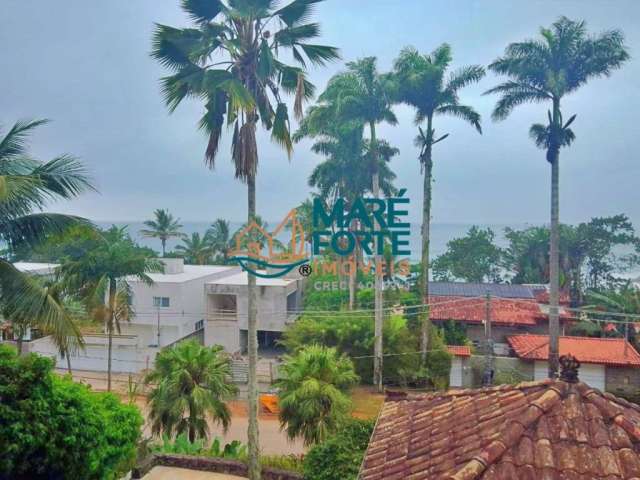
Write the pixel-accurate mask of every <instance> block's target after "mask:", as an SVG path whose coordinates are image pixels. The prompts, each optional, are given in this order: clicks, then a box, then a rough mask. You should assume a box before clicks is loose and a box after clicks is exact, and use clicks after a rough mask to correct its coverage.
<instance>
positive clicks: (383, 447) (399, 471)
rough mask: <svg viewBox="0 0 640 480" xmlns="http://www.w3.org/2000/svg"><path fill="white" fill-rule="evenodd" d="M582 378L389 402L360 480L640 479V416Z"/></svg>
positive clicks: (569, 363) (570, 375) (568, 362)
mask: <svg viewBox="0 0 640 480" xmlns="http://www.w3.org/2000/svg"><path fill="white" fill-rule="evenodd" d="M561 363H562V364H563V366H564V367H565V369H566V368H574V369H575V368H576V366H577V365H579V362H575V361H574V359H566V358H563V359H562V362H561ZM577 377H579V374H578V373H577V372H575V371H574V372H568V371H566V370H563V373H562V375H561V378H560V379H558V380H549V379H548V380H542V381H538V382H527V383H521V384H519V385H502V386H499V387H492V388H484V389H476V390H459V391H449V392H446V393H443V392H437V393H428V394H416V395H398V394H396V395H394V396H393V398H387V400H386V401H385V403H384V406H383V408H382V410H381V413H380V416H379V418H378V421H377V423H376V427H375V430H374V432H373V435H372V438H371V441H370V443H369V446H368V448H367V452H366V454H365V457H364V460H363V463H362V466H361V469H360V475H359V479H360V480H383V479H384V480H399V479H402V480H405V479H406V480H427V479H428V480H476V479H478V480H479V479H483V480H516V479H518V480H541V479H548V480H605V479H606V480H615V479H618V480H622V479H627V480H632V479H638V478H640V453H639V452H640V407H639V406H638V405H635V404H632V403H630V402H627V401H626V400H623V399H620V398H616V397H614V396H613V395H610V394H603V393H602V392H600V391H598V390H596V389H593V388H591V387H590V386H588V385H587V384H585V383H582V382H580V381H578V378H577Z"/></svg>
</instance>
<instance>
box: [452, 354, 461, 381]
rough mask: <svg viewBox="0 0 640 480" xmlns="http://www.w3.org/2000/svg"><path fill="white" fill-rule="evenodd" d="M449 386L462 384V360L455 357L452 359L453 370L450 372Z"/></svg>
mask: <svg viewBox="0 0 640 480" xmlns="http://www.w3.org/2000/svg"><path fill="white" fill-rule="evenodd" d="M449 386H450V387H461V386H462V360H460V359H459V358H456V357H453V359H452V360H451V372H450V373H449Z"/></svg>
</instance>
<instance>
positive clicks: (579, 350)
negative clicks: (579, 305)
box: [507, 335, 640, 366]
mask: <svg viewBox="0 0 640 480" xmlns="http://www.w3.org/2000/svg"><path fill="white" fill-rule="evenodd" d="M507 341H508V342H509V344H510V345H511V348H513V350H514V351H515V353H516V355H517V356H518V357H520V358H524V359H527V360H548V359H549V336H548V335H512V336H509V337H507ZM625 343H626V347H627V349H626V354H625ZM567 354H571V355H573V356H574V357H576V358H577V359H578V360H579V361H580V362H582V363H597V364H601V365H612V366H629V365H634V366H640V354H638V352H637V351H636V349H635V348H633V347H632V346H631V344H630V343H629V342H627V341H625V340H624V339H623V338H592V337H560V355H567Z"/></svg>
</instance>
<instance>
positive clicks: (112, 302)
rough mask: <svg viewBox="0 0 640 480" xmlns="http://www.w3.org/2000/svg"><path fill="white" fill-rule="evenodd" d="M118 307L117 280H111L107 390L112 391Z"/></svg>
mask: <svg viewBox="0 0 640 480" xmlns="http://www.w3.org/2000/svg"><path fill="white" fill-rule="evenodd" d="M115 309H116V281H115V279H110V280H109V306H108V309H107V310H108V312H107V313H108V316H107V392H110V391H111V355H112V351H113V322H114V318H113V317H114V313H115Z"/></svg>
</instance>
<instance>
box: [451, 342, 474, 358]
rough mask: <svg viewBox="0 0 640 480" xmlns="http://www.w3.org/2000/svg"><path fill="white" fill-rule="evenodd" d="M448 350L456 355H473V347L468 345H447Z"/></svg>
mask: <svg viewBox="0 0 640 480" xmlns="http://www.w3.org/2000/svg"><path fill="white" fill-rule="evenodd" d="M447 351H448V352H449V353H450V354H451V355H455V356H456V357H470V356H471V347H470V346H468V345H447Z"/></svg>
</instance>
